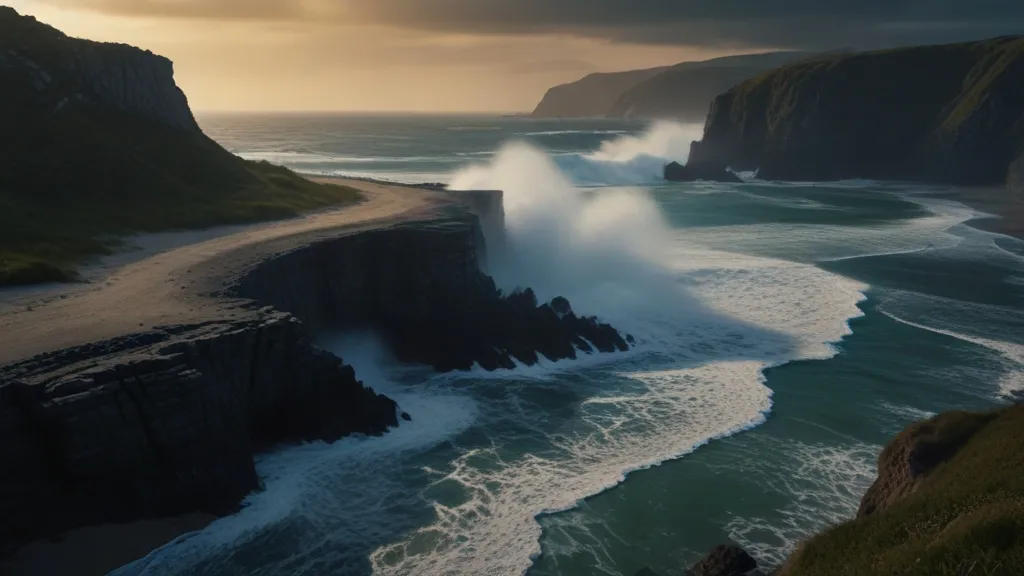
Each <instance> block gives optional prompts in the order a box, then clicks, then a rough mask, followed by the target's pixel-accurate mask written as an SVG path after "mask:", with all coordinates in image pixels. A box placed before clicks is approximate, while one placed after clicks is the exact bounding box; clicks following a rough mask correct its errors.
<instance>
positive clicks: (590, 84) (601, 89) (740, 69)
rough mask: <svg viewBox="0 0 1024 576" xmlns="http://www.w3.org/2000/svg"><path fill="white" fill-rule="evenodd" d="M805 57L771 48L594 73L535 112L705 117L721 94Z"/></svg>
mask: <svg viewBox="0 0 1024 576" xmlns="http://www.w3.org/2000/svg"><path fill="white" fill-rule="evenodd" d="M801 55H802V54H801V53H798V52H769V53H765V54H750V55H741V56H726V57H724V58H714V59H711V60H704V61H700V62H682V63H680V64H676V65H674V66H662V67H658V68H647V69H643V70H628V71H624V72H607V73H597V74H590V75H587V76H585V77H583V78H581V79H580V80H577V81H575V82H569V83H567V84H562V85H559V86H555V87H554V88H551V89H550V90H548V91H547V93H546V94H545V95H544V97H543V98H542V99H541V101H540V103H539V104H537V107H536V108H535V109H534V111H533V114H532V115H533V116H534V117H535V118H583V117H591V118H604V117H609V118H624V117H628V118H677V119H682V120H686V121H690V120H694V119H697V118H700V119H703V118H704V116H705V115H706V114H707V108H708V104H709V103H710V102H711V100H712V99H714V97H715V96H717V95H718V94H720V93H722V92H723V91H725V90H727V89H729V88H730V87H732V86H733V85H735V84H737V83H739V82H741V81H743V80H746V79H747V78H750V77H751V76H754V75H756V74H757V73H759V72H762V71H764V70H768V69H770V68H773V67H775V66H779V65H781V64H784V63H787V62H791V61H793V60H794V59H796V58H798V57H800V56H801Z"/></svg>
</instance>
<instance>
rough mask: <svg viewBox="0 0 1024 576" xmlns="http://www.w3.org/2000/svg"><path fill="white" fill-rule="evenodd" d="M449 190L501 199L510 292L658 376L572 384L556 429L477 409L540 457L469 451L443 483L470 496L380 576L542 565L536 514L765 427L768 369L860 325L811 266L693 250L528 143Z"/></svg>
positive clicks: (501, 272)
mask: <svg viewBox="0 0 1024 576" xmlns="http://www.w3.org/2000/svg"><path fill="white" fill-rule="evenodd" d="M617 161H618V160H615V159H609V160H606V162H609V163H615V162H617ZM452 187H454V188H481V187H486V188H494V187H496V188H500V189H502V190H504V191H505V194H506V212H507V214H506V217H507V226H508V234H509V238H508V245H509V250H510V254H509V255H508V256H507V257H506V258H505V259H504V260H502V261H500V262H499V263H498V265H497V266H496V270H495V276H496V278H497V279H498V281H499V283H500V284H502V285H503V286H505V287H506V288H508V287H511V286H513V285H515V284H518V283H520V282H522V283H525V284H529V285H531V286H533V287H535V288H536V289H537V291H538V293H539V294H540V296H541V297H542V298H548V297H551V296H554V295H558V294H563V295H566V296H568V297H569V298H570V300H571V301H572V302H573V303H574V305H575V306H576V307H577V308H578V309H580V310H582V311H584V312H587V313H597V314H599V315H600V316H601V317H602V318H603V319H607V320H609V321H611V322H612V323H614V324H615V325H617V326H618V327H620V328H622V329H623V330H626V331H628V332H631V333H633V334H634V335H635V336H637V338H638V339H639V341H640V343H641V346H642V347H644V349H645V350H646V352H647V354H648V355H649V356H650V357H652V358H657V359H658V360H657V362H656V364H657V366H658V368H653V365H652V366H651V367H650V368H648V369H644V368H643V365H642V364H640V365H638V364H637V363H638V362H641V360H642V359H636V360H633V361H630V362H628V363H626V364H624V365H623V366H622V369H621V371H620V375H621V376H622V377H625V378H626V380H625V381H633V382H635V384H634V385H627V384H624V383H623V382H622V381H615V380H614V379H613V380H611V381H609V382H607V383H606V385H605V386H596V385H595V384H593V383H591V384H589V385H588V383H587V381H586V380H584V381H582V382H580V381H577V380H578V379H574V386H578V390H577V391H578V392H579V393H582V394H586V395H587V398H586V399H585V400H583V401H582V402H581V403H580V404H578V406H577V407H576V414H575V415H574V416H573V418H572V420H571V421H570V422H567V426H566V427H565V428H564V429H560V430H559V429H556V430H551V429H550V428H549V427H548V426H546V424H547V419H549V418H550V415H549V414H548V413H546V412H545V411H531V410H529V409H525V408H524V406H523V405H522V399H521V397H520V396H519V395H517V394H512V395H511V396H509V397H506V400H505V401H501V402H492V403H489V404H488V405H486V406H482V407H481V410H482V412H481V421H489V422H492V423H493V422H500V421H502V420H503V419H504V420H508V419H511V421H513V422H515V423H516V424H515V425H516V426H522V427H524V428H525V429H527V430H532V431H534V434H536V435H538V436H540V437H542V438H543V442H541V443H540V446H543V449H538V450H537V451H530V452H526V453H523V454H518V455H517V454H515V453H514V451H513V452H510V448H509V447H508V446H505V445H503V444H501V443H500V442H499V443H497V444H495V445H493V446H491V447H484V448H480V447H476V448H473V449H469V450H467V451H465V452H464V453H463V454H462V455H461V456H460V457H459V458H457V459H456V460H455V461H454V462H453V463H452V466H451V468H450V469H447V470H444V471H438V472H437V476H436V479H435V484H436V485H446V486H457V487H459V490H460V493H461V494H462V498H460V499H458V501H456V502H454V503H451V504H442V503H435V510H436V516H437V517H436V520H435V521H434V522H432V523H430V524H428V525H426V526H424V527H421V528H419V529H418V530H416V531H414V532H412V533H411V534H409V535H408V536H406V537H403V538H399V539H397V540H396V541H395V542H393V543H391V544H389V545H386V546H383V547H381V548H380V549H378V550H377V551H376V552H375V553H374V554H373V555H372V561H373V565H374V570H375V573H379V574H441V573H455V574H485V573H486V574H518V573H522V572H523V571H524V570H525V569H526V568H527V567H528V566H529V565H530V560H529V559H530V557H532V556H534V555H536V554H537V553H539V547H538V539H539V536H540V527H539V525H538V524H537V522H536V520H535V517H536V515H538V514H541V513H545V512H551V511H558V510H564V509H566V508H569V507H572V506H575V505H576V504H577V503H578V502H579V500H580V499H582V498H584V497H587V496H589V495H593V494H595V493H597V492H600V491H602V490H604V489H605V488H608V487H610V486H613V485H615V484H617V483H619V482H621V481H622V479H623V477H624V474H626V473H628V472H629V471H631V470H636V469H639V468H643V467H647V466H652V465H656V464H658V463H660V462H662V461H664V460H665V459H668V458H674V457H678V456H680V455H683V454H686V453H688V452H690V451H692V450H693V449H694V448H696V447H697V446H699V445H701V444H703V443H705V442H707V441H709V440H711V439H713V438H717V437H721V436H724V435H729V434H732V433H735V432H736V431H739V430H743V429H747V428H749V427H751V426H756V425H757V424H759V423H760V422H762V421H763V419H764V417H765V414H766V413H767V411H768V410H769V409H770V406H771V391H770V390H769V389H768V388H766V387H765V386H764V384H763V377H762V374H761V372H762V370H763V369H764V368H765V367H766V366H769V365H772V364H777V363H780V362H784V361H786V360H789V359H793V358H805V357H806V358H809V357H828V356H830V355H831V354H833V353H834V350H833V348H832V347H831V346H830V345H829V342H834V341H836V340H839V339H840V338H842V337H843V336H844V335H846V334H848V333H849V327H848V325H847V320H848V319H849V318H851V317H853V316H856V315H858V314H860V311H859V309H858V308H857V306H856V304H857V302H859V301H860V300H861V299H862V298H863V296H862V294H861V290H862V289H863V288H864V286H863V285H861V284H859V283H856V282H852V281H849V280H845V279H842V278H839V277H837V276H834V275H831V274H828V273H826V272H824V271H821V270H819V269H817V268H814V267H813V266H809V265H802V264H796V263H791V262H783V261H778V260H770V259H765V258H756V257H747V256H739V255H735V254H729V253H725V252H721V251H713V250H707V249H704V248H701V247H699V246H694V245H692V244H690V243H688V242H687V240H686V237H685V235H681V234H673V233H671V232H670V231H669V230H668V229H667V228H666V226H665V225H664V223H663V222H662V219H661V217H660V215H659V213H658V211H657V209H656V207H655V205H654V203H653V201H652V200H651V199H650V197H649V196H647V195H646V194H644V193H643V192H640V191H633V190H615V189H604V190H597V191H589V192H588V191H582V190H579V189H577V188H575V187H573V185H572V182H571V181H570V179H569V178H568V177H567V176H566V175H563V174H562V173H560V171H559V169H558V166H557V165H556V164H555V163H554V162H552V161H551V160H550V159H549V158H547V157H546V156H545V155H544V154H543V153H542V152H540V151H538V150H535V149H532V148H530V147H528V146H526V145H524V144H515V145H511V146H509V147H506V148H505V149H504V150H502V151H501V152H500V153H499V154H498V155H497V156H496V157H495V160H494V162H493V163H492V164H490V165H488V166H481V167H476V168H474V169H471V170H469V171H467V172H464V173H462V174H459V175H457V176H456V177H455V178H454V179H453V182H452ZM527 263H528V264H529V265H526V264H527ZM647 363H649V362H647ZM666 364H668V365H674V367H672V368H665V365H666ZM634 366H635V367H634ZM541 370H543V369H541ZM543 373H544V372H543V371H542V372H541V374H543ZM469 378H473V377H472V376H469ZM477 385H479V382H478V384H477ZM551 385H554V384H552V383H550V382H547V381H545V380H544V379H537V381H536V382H535V383H524V384H512V383H511V382H509V383H506V384H505V386H520V387H523V386H525V387H532V386H537V387H544V386H551ZM523 389H524V390H525V389H529V388H523ZM492 425H496V424H492Z"/></svg>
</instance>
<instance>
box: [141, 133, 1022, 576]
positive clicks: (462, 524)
mask: <svg viewBox="0 0 1024 576" xmlns="http://www.w3.org/2000/svg"><path fill="white" fill-rule="evenodd" d="M201 122H202V124H203V126H204V128H205V129H206V130H207V132H208V133H209V134H210V135H211V136H212V137H213V138H215V139H217V140H218V141H220V142H221V143H223V144H224V145H225V146H227V147H228V148H229V149H232V150H233V151H236V152H237V153H240V154H242V155H244V156H247V157H252V158H265V159H271V160H274V161H279V162H283V163H285V164H288V165H290V166H292V167H293V168H295V169H297V170H301V171H305V172H308V173H314V174H323V175H332V174H333V175H357V176H370V177H376V178H385V179H391V180H396V181H443V182H448V183H452V185H453V186H456V187H464V188H477V187H493V188H501V189H503V190H505V192H506V210H507V219H508V228H509V229H508V234H509V238H508V240H509V245H510V251H509V253H508V254H502V255H499V257H498V258H497V259H496V260H495V261H494V263H493V267H494V268H493V269H492V270H491V271H490V272H491V273H492V274H493V275H494V276H495V278H496V279H497V281H498V282H499V284H500V285H502V286H503V287H505V288H512V287H515V286H517V285H530V286H533V287H535V288H536V289H537V290H538V293H539V294H540V295H541V296H542V297H545V298H550V297H553V296H556V295H565V296H567V297H568V298H569V299H570V300H571V301H572V302H573V304H574V307H575V308H576V309H577V310H578V311H580V312H583V313H587V314H597V315H599V316H601V317H602V318H604V319H607V320H609V321H611V322H613V323H615V324H616V325H617V326H619V327H620V328H622V329H624V330H626V331H629V332H631V333H632V334H634V335H635V336H636V337H637V339H638V341H639V346H638V347H637V349H636V350H634V351H633V352H631V353H629V354H625V355H610V356H604V357H591V358H585V359H583V360H580V361H576V362H564V363H557V364H551V363H547V364H544V365H541V366H537V367H531V368H526V367H522V368H519V369H517V370H514V371H506V372H499V373H494V374H488V373H484V372H481V371H474V372H470V373H466V374H455V375H440V376H439V375H434V374H431V373H429V372H427V371H425V370H423V369H421V368H417V367H409V366H398V365H396V364H395V363H394V362H393V361H391V360H390V359H389V357H388V352H387V350H386V349H384V348H383V347H381V346H380V345H379V344H377V343H376V341H375V339H374V338H373V336H372V334H338V335H337V336H336V337H334V338H329V339H326V340H325V341H324V342H322V343H321V344H322V345H324V346H326V347H328V348H331V349H333V350H335V351H337V352H338V353H339V354H340V355H342V356H343V358H345V359H346V360H347V361H349V362H351V363H353V364H354V365H355V366H356V368H357V370H358V371H359V373H360V374H361V376H362V378H363V379H364V380H366V381H367V382H368V383H370V384H371V385H374V386H375V387H377V388H378V389H380V390H382V391H384V392H386V393H388V394H390V395H392V396H393V397H395V398H396V399H397V400H398V401H399V403H400V404H401V405H402V407H403V409H405V410H407V411H408V412H409V413H410V414H412V416H413V422H412V423H409V424H404V425H403V426H402V427H401V428H399V429H398V430H396V431H394V432H392V433H390V434H388V435H387V436H385V437H383V438H372V439H347V440H344V441H342V442H339V443H336V444H334V445H331V446H327V445H322V444H312V445H307V446H302V447H298V448H291V449H286V450H282V451H280V452H278V453H275V454H271V455H267V456H265V457H263V458H261V460H260V462H259V463H258V469H259V471H260V473H261V475H262V476H263V478H264V482H265V487H266V489H265V491H263V492H261V493H259V494H256V495H254V496H252V497H251V498H250V499H249V500H248V501H247V503H246V507H245V508H244V509H243V510H242V511H241V512H240V513H239V514H237V515H235V516H232V517H228V518H225V519H222V520H220V521H218V522H216V523H214V524H213V525H211V526H210V527H209V528H208V529H206V530H204V531H202V532H200V533H197V534H194V535H190V536H187V537H184V538H183V539H181V540H180V541H178V542H176V543H173V544H172V545H170V546H168V547H166V548H165V549H163V550H160V551H158V552H156V553H155V554H153V555H151V556H150V557H149V558H147V559H146V560H144V561H142V562H140V563H136V564H135V565H132V566H129V567H126V568H125V569H124V570H123V571H122V573H124V574H225V573H230V574H279V573H301V574H370V573H374V574H410V575H419V574H473V575H476V574H521V573H524V572H526V573H529V574H537V575H542V574H543V575H548V574H550V575H554V574H564V575H593V574H609V575H619V574H625V575H627V576H630V575H632V574H633V573H635V572H636V571H637V570H639V569H640V568H641V567H643V566H644V565H650V566H651V567H652V568H654V569H656V570H657V571H659V572H665V573H672V572H675V571H678V570H679V569H680V568H682V567H684V566H687V565H689V564H691V563H692V562H694V561H695V560H696V559H697V558H698V557H699V556H700V555H701V554H702V553H703V552H704V551H706V549H707V548H709V547H711V546H713V545H715V544H718V543H721V542H724V541H729V540H731V541H735V542H737V543H739V544H742V545H744V546H745V547H747V548H748V549H749V550H750V551H751V552H753V553H754V554H755V555H756V556H758V557H759V558H760V559H761V560H762V561H763V562H764V563H765V564H767V565H773V564H776V563H778V562H780V561H781V559H782V558H784V556H785V555H786V554H787V553H788V552H789V551H790V550H791V549H792V547H793V546H794V545H795V544H796V543H797V542H798V541H799V540H800V539H802V538H804V537H806V536H807V535H808V534H810V533H813V532H814V531H816V530H819V529H821V528H823V527H825V526H827V525H829V524H831V523H835V522H838V521H842V520H843V519H846V518H849V517H851V516H852V515H853V514H854V513H855V512H856V507H857V503H858V501H859V499H860V496H861V494H862V493H863V492H864V490H865V489H866V488H867V486H868V485H869V484H870V482H871V480H872V479H873V474H874V461H875V459H876V458H877V454H878V452H879V451H880V449H881V446H882V444H883V443H884V442H885V441H886V439H887V438H889V437H890V436H891V435H892V434H893V433H895V432H897V431H898V430H900V429H901V428H903V427H904V426H905V425H906V424H907V423H909V422H912V421H915V420H918V419H921V418H924V417H926V416H928V415H929V414H932V413H935V412H939V411H942V410H947V409H951V408H967V409H974V408H979V409H980V408H987V407H992V406H996V405H998V404H1000V403H1003V402H1006V401H1007V400H1008V399H1009V398H1011V397H1013V396H1014V395H1016V394H1018V393H1019V391H1020V390H1022V389H1024V376H1022V374H1024V371H1022V368H1024V258H1022V257H1021V254H1022V253H1024V243H1022V242H1020V241H1019V240H1015V239H1011V238H1006V237H997V236H994V235H992V234H989V233H986V232H981V231H978V230H975V229H973V228H971V227H970V226H968V225H966V224H965V222H968V221H969V220H970V219H971V218H973V217H975V216H976V214H974V213H973V211H971V210H970V209H968V208H966V207H964V206H962V205H960V204H957V203H956V202H952V201H949V200H940V199H937V198H934V197H932V196H931V195H930V193H931V192H934V190H927V189H923V188H921V187H918V186H912V185H897V184H880V183H872V182H844V183H837V184H827V185H795V184H785V183H763V182H755V183H748V184H742V185H721V184H703V183H698V184H678V185H665V184H664V183H659V182H658V180H659V178H658V173H659V171H660V167H661V165H662V164H663V163H664V162H665V161H666V160H668V159H680V160H684V159H685V154H686V150H687V148H688V144H689V140H690V139H692V138H694V137H695V135H696V134H697V133H699V129H698V128H697V127H692V126H678V125H670V124H663V125H658V126H655V127H647V126H643V125H641V124H637V123H631V122H623V121H604V120H600V121H597V120H581V121H537V120H528V119H521V118H515V119H503V118H492V117H441V116H438V117H413V116H410V117H374V116H355V117H346V116H332V117H315V116H280V117H254V116H216V117H207V118H202V119H201ZM509 141H513V142H516V143H513V144H508V142H509Z"/></svg>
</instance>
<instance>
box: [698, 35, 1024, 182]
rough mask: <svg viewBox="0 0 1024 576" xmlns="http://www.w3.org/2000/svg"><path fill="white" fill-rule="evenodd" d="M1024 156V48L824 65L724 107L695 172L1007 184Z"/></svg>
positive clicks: (859, 58)
mask: <svg viewBox="0 0 1024 576" xmlns="http://www.w3.org/2000/svg"><path fill="white" fill-rule="evenodd" d="M1022 147H1024V38H1021V37H1006V38H997V39H993V40H988V41H983V42H972V43H965V44H954V45H947V46H927V47H917V48H905V49H897V50H887V51H881V52H870V53H863V54H842V55H836V56H830V57H822V58H817V59H814V60H809V61H805V62H801V63H797V64H792V65H789V66H784V67H782V68H779V69H777V70H774V71H772V72H769V73H766V74H764V75H762V76H759V77H757V78H754V79H751V80H748V81H746V82H744V83H742V84H740V85H739V86H737V87H735V88H733V89H732V90H730V91H728V92H726V93H725V94H723V95H721V96H719V97H718V98H716V99H715V101H714V103H713V104H712V107H711V111H710V113H709V115H708V119H707V124H706V126H705V131H704V137H703V139H702V141H700V142H695V143H694V145H693V147H692V149H691V154H690V160H691V161H693V162H710V163H713V164H720V165H728V166H731V167H732V168H733V169H735V170H759V176H760V177H761V178H764V179H769V180H837V179H845V178H874V179H887V180H916V181H929V182H945V183H954V184H985V185H987V184H996V183H1000V182H1003V181H1004V180H1005V178H1006V175H1007V166H1008V165H1009V164H1010V162H1011V161H1012V160H1013V159H1014V158H1015V156H1016V155H1017V154H1018V153H1019V151H1020V150H1021V148H1022Z"/></svg>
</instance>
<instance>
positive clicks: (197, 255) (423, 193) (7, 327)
mask: <svg viewBox="0 0 1024 576" xmlns="http://www.w3.org/2000/svg"><path fill="white" fill-rule="evenodd" d="M330 182H333V183H338V184H343V185H346V186H351V187H353V188H357V189H358V190H360V191H361V192H362V193H363V194H364V196H365V199H364V200H363V201H361V202H359V203H356V204H350V205H348V206H345V207H342V208H338V209H334V210H329V211H324V212H319V213H315V214H310V215H307V216H304V217H300V218H294V219H290V220H283V221H278V222H272V223H268V224H262V225H252V226H244V227H238V226H235V227H227V228H217V229H211V230H200V231H187V232H175V233H165V234H156V235H147V236H139V237H136V238H134V239H132V242H133V243H134V244H136V245H139V246H141V247H142V249H141V250H138V251H135V252H129V253H125V254H121V255H117V256H115V257H113V258H110V259H104V260H102V261H101V262H99V263H98V264H96V265H94V266H91V267H87V268H86V269H84V270H83V276H84V277H86V278H89V279H91V281H89V282H88V283H83V284H59V285H48V286H42V287H35V288H29V289H12V290H5V291H2V292H0V365H2V364H5V363H8V362H12V361H16V360H20V359H25V358H28V357H31V356H34V355H36V354H40V353H43V352H50V351H54V350H59V349H62V348H68V347H71V346H77V345H82V344H87V343H90V342H95V341H99V340H104V339H107V338H112V337H116V336H121V335H124V334H130V333H133V332H140V331H143V330H146V329H149V328H152V327H153V326H163V325H171V324H182V323H193V322H201V321H205V320H210V319H214V318H218V317H221V318H223V317H225V316H230V315H231V314H232V312H231V309H232V308H237V306H238V304H239V303H238V302H233V301H230V300H226V299H214V298H209V297H208V296H209V294H211V293H212V292H215V291H217V290H219V289H221V288H223V286H224V285H225V284H226V283H229V282H230V281H231V279H232V278H233V277H234V275H236V274H238V273H239V272H241V271H243V270H245V269H246V268H247V267H250V266H252V265H253V264H255V263H257V262H258V261H259V260H261V259H262V258H265V257H267V256H269V255H272V254H274V253H278V252H282V251H286V250H289V249H292V248H294V247H295V246H297V245H300V244H301V243H305V242H309V241H311V240H315V239H316V238H320V237H328V236H334V235H339V234H345V233H350V232H354V231H358V230H363V229H368V228H373V227H378V226H384V225H388V224H390V223H394V222H397V221H400V220H407V219H417V218H420V217H426V216H428V215H430V214H432V213H433V208H435V207H437V206H439V205H442V204H445V203H448V202H449V201H450V200H449V198H450V197H449V196H448V195H446V194H444V193H442V192H437V191H431V190H426V189H423V188H414V187H407V186H401V185H391V184H383V183H376V182H368V181H362V180H350V179H335V180H330Z"/></svg>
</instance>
